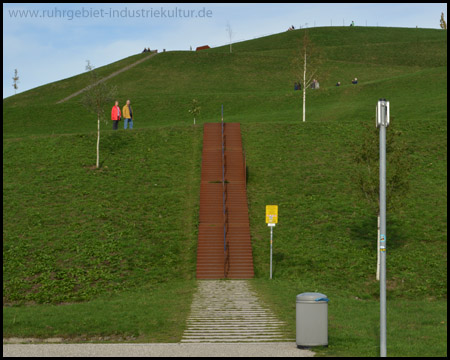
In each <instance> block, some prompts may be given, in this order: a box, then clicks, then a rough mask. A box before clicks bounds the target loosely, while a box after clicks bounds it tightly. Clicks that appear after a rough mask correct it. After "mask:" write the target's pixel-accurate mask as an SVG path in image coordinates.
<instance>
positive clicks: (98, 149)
mask: <svg viewBox="0 0 450 360" xmlns="http://www.w3.org/2000/svg"><path fill="white" fill-rule="evenodd" d="M99 160H100V116H97V163H96V165H97V169H98V168H99Z"/></svg>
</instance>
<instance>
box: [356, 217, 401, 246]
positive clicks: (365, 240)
mask: <svg viewBox="0 0 450 360" xmlns="http://www.w3.org/2000/svg"><path fill="white" fill-rule="evenodd" d="M385 235H386V247H387V249H389V248H390V249H399V248H402V247H403V246H404V245H405V243H406V241H407V232H406V231H404V230H403V228H402V221H401V220H399V219H398V218H397V217H396V216H394V215H391V216H389V217H388V218H387V219H386V234H385ZM350 238H351V239H352V241H354V242H355V243H357V244H358V245H359V246H362V247H366V248H368V249H370V250H373V251H377V241H376V240H377V216H376V215H374V216H369V215H363V216H362V217H361V218H360V219H359V221H358V222H355V223H354V224H353V225H352V226H351V227H350Z"/></svg>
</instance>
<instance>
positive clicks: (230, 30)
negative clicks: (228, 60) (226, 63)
mask: <svg viewBox="0 0 450 360" xmlns="http://www.w3.org/2000/svg"><path fill="white" fill-rule="evenodd" d="M226 30H227V33H228V38H229V39H230V53H231V52H232V49H231V44H232V43H231V40H232V38H233V29H231V25H230V23H229V22H227V29H226Z"/></svg>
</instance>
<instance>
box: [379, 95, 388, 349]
mask: <svg viewBox="0 0 450 360" xmlns="http://www.w3.org/2000/svg"><path fill="white" fill-rule="evenodd" d="M376 125H377V128H380V237H379V239H380V248H379V255H380V357H386V128H387V127H388V126H389V101H386V99H380V100H379V101H378V104H377V108H376Z"/></svg>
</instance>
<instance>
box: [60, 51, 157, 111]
mask: <svg viewBox="0 0 450 360" xmlns="http://www.w3.org/2000/svg"><path fill="white" fill-rule="evenodd" d="M156 54H157V53H156V52H154V53H152V54H150V55H149V56H146V57H144V58H143V59H140V60H138V61H136V62H134V63H132V64H130V65H127V66H125V67H123V68H122V69H120V70H117V71H115V72H113V73H112V74H109V75H108V76H105V77H104V78H103V79H101V80H99V81H97V82H96V83H95V84H94V85H93V86H96V85H98V84H100V83H102V82H104V81H106V80H109V79H111V78H113V77H114V76H117V75H119V74H121V73H123V72H124V71H127V70H129V69H131V68H132V67H135V66H136V65H139V64H140V63H141V62H144V61H145V60H148V59H150V58H151V57H153V56H155V55H156ZM89 88H90V86H86V87H85V88H83V89H81V90H78V91H77V92H74V93H73V94H71V95H69V96H67V97H65V98H64V99H61V100H59V101H58V102H56V103H57V104H62V103H63V102H66V101H67V100H70V99H72V98H73V97H75V96H78V95H80V94H81V93H83V92H85V91H86V90H87V89H89Z"/></svg>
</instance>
